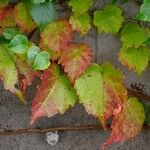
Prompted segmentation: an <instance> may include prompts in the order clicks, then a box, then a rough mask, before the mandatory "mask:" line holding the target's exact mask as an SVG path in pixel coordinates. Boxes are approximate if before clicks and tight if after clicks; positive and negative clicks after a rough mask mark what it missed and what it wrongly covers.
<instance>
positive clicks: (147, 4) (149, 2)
mask: <svg viewBox="0 0 150 150" xmlns="http://www.w3.org/2000/svg"><path fill="white" fill-rule="evenodd" d="M136 18H137V19H139V20H142V21H150V0H144V2H143V5H142V6H141V8H140V12H139V14H138V15H137V16H136Z"/></svg>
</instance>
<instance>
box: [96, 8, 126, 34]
mask: <svg viewBox="0 0 150 150" xmlns="http://www.w3.org/2000/svg"><path fill="white" fill-rule="evenodd" d="M121 14H122V10H121V9H120V8H118V7H117V6H116V5H106V6H105V7H104V8H103V10H102V11H101V10H97V11H95V12H94V25H95V26H97V28H98V30H99V32H106V33H113V34H116V33H117V32H118V31H119V29H120V28H121V26H122V23H123V21H124V17H123V16H122V15H121Z"/></svg>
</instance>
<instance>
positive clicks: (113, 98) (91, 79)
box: [75, 63, 127, 128]
mask: <svg viewBox="0 0 150 150" xmlns="http://www.w3.org/2000/svg"><path fill="white" fill-rule="evenodd" d="M75 89H77V94H78V95H79V102H80V103H81V104H83V105H84V107H85V109H86V111H87V112H88V114H92V115H93V116H95V117H96V118H98V119H99V121H100V122H101V125H102V126H103V127H104V128H106V121H107V120H108V119H109V118H110V117H111V116H112V114H113V113H114V112H118V113H119V112H120V110H121V108H122V104H123V103H124V101H126V99H127V91H126V89H125V87H124V84H123V75H122V74H121V73H120V72H119V71H117V70H116V69H115V68H113V66H112V65H111V64H108V63H106V64H103V65H101V66H99V65H97V64H93V65H92V66H90V67H89V68H88V69H87V70H86V71H85V73H84V74H83V75H82V76H81V77H80V78H78V79H77V80H76V81H75Z"/></svg>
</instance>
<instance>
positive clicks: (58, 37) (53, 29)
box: [40, 20, 72, 51]
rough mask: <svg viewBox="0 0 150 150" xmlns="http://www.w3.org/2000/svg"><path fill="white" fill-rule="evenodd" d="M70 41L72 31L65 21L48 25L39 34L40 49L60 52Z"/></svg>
mask: <svg viewBox="0 0 150 150" xmlns="http://www.w3.org/2000/svg"><path fill="white" fill-rule="evenodd" d="M71 40H72V29H71V27H70V25H69V23H68V21H67V20H58V21H55V22H52V23H50V24H49V25H48V26H47V27H46V28H45V29H44V31H43V32H42V33H41V42H40V45H41V47H43V48H45V49H47V48H49V49H52V50H54V51H62V50H64V49H66V47H67V46H68V43H70V42H71Z"/></svg>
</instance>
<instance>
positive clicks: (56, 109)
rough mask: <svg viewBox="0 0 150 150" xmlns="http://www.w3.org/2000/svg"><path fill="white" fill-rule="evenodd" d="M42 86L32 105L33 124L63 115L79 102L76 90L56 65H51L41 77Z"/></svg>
mask: <svg viewBox="0 0 150 150" xmlns="http://www.w3.org/2000/svg"><path fill="white" fill-rule="evenodd" d="M41 80H42V84H41V85H40V86H39V87H38V91H37V94H36V96H35V98H34V100H33V103H32V117H31V124H33V123H34V122H35V121H36V120H37V119H38V118H41V117H43V116H47V117H52V116H54V115H55V114H57V113H60V114H63V113H64V112H65V111H66V110H67V109H68V108H69V107H70V106H73V105H74V104H75V103H76V101H77V95H76V91H75V89H74V88H73V87H72V86H71V85H70V83H69V79H68V78H67V76H66V75H65V74H64V73H62V72H61V70H60V68H59V66H58V65H56V64H51V65H50V67H49V68H48V69H47V70H45V71H44V73H43V74H42V76H41Z"/></svg>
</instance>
